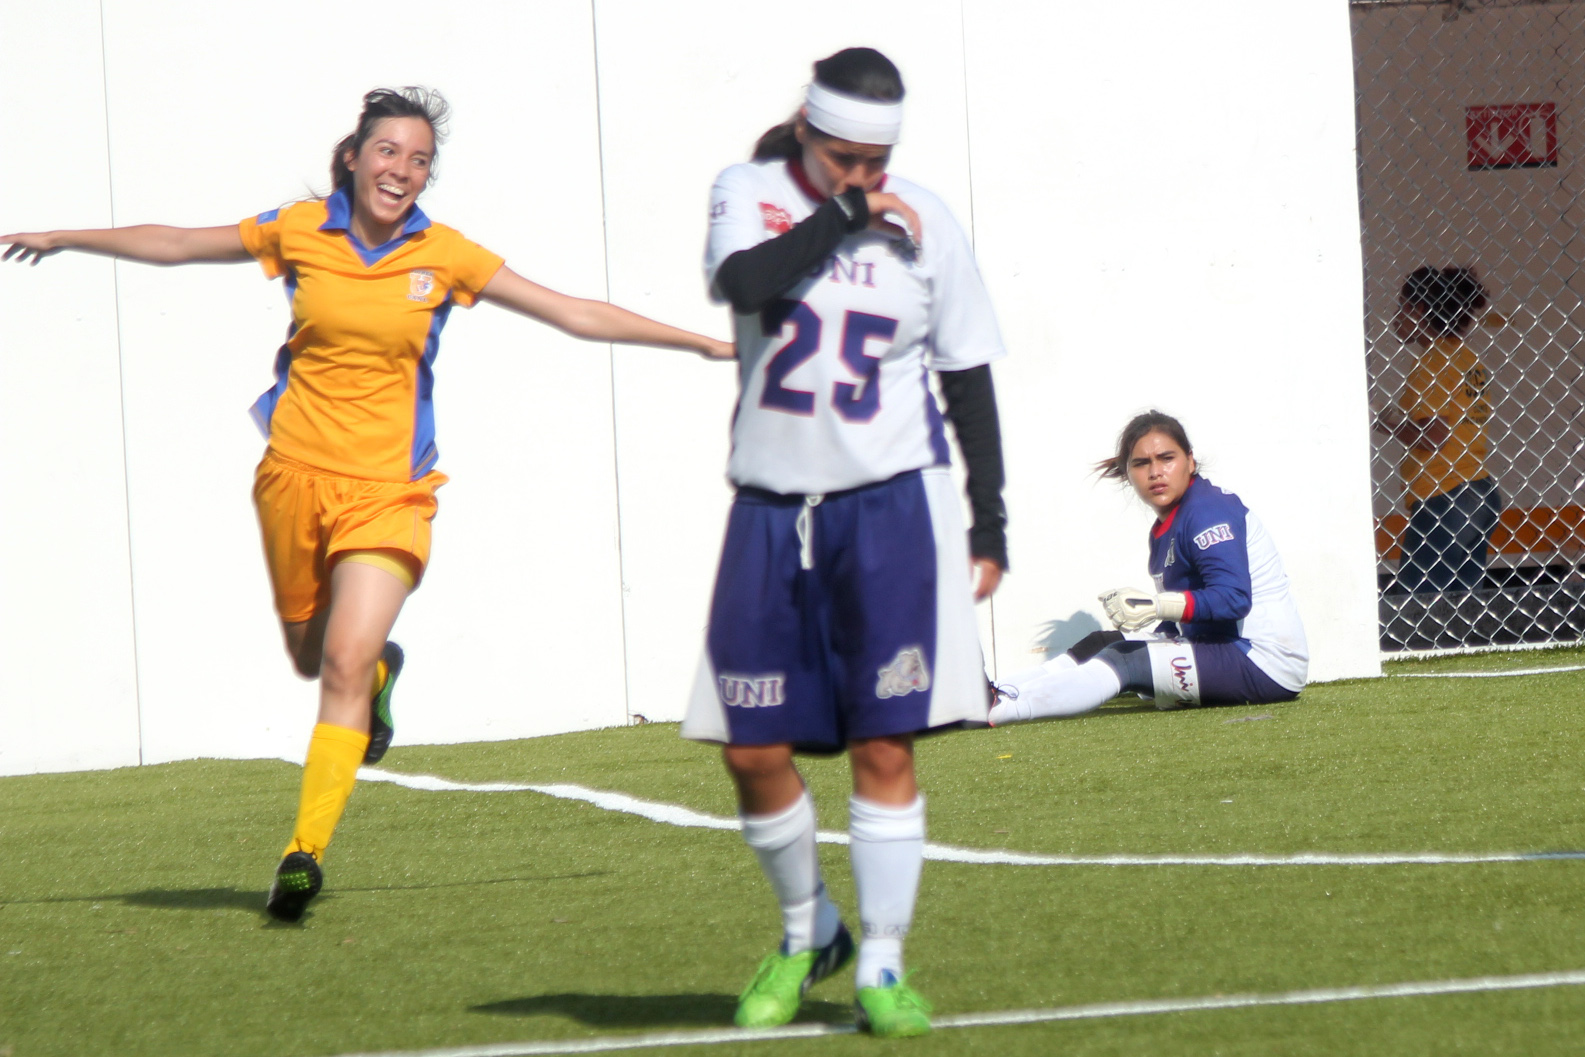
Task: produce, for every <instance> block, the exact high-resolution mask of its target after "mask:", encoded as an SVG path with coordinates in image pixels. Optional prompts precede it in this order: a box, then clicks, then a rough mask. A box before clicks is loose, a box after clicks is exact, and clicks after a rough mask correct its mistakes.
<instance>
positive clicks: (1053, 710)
mask: <svg viewBox="0 0 1585 1057" xmlns="http://www.w3.org/2000/svg"><path fill="white" fill-rule="evenodd" d="M1096 469H1097V470H1098V471H1099V472H1100V474H1101V476H1103V477H1109V478H1112V479H1114V480H1127V481H1128V482H1129V483H1130V484H1132V485H1133V486H1134V491H1135V492H1137V493H1138V495H1139V498H1140V499H1142V500H1144V501H1145V503H1146V504H1147V505H1149V506H1150V507H1151V509H1152V510H1154V511H1155V513H1156V523H1155V525H1153V526H1152V527H1151V530H1150V575H1151V577H1152V578H1153V579H1154V581H1155V587H1154V589H1152V590H1148V591H1144V590H1138V589H1135V588H1128V587H1123V588H1117V589H1115V590H1111V591H1107V592H1106V593H1105V594H1103V595H1101V602H1102V604H1103V605H1104V606H1105V607H1106V614H1107V616H1109V617H1110V618H1111V619H1112V623H1113V624H1115V625H1116V626H1117V628H1118V630H1117V631H1112V632H1103V631H1098V632H1096V633H1094V634H1093V635H1090V636H1088V637H1087V638H1085V639H1084V640H1083V641H1082V642H1080V643H1079V644H1078V645H1077V646H1075V647H1074V648H1073V649H1071V650H1069V651H1068V652H1067V653H1063V654H1060V655H1058V656H1057V657H1055V658H1053V659H1052V660H1049V661H1047V662H1046V663H1045V664H1043V665H1041V666H1040V667H1039V668H1035V669H1032V670H1030V671H1027V672H1021V673H1019V674H1018V675H1015V676H1013V677H1012V678H1011V679H1009V680H1007V681H1006V682H1004V683H1002V684H1001V685H1000V686H998V687H997V702H996V704H995V706H994V707H993V708H992V709H991V723H992V725H995V726H1000V725H1002V724H1004V723H1014V722H1017V721H1020V720H1026V719H1042V718H1045V717H1048V716H1071V715H1076V714H1078V713H1080V712H1088V711H1090V710H1091V709H1093V708H1096V707H1098V706H1099V705H1101V704H1102V703H1103V702H1105V701H1108V700H1110V699H1111V698H1113V697H1116V696H1117V695H1118V694H1120V693H1123V692H1124V691H1129V692H1133V693H1138V694H1144V695H1147V696H1149V697H1153V698H1155V700H1156V706H1157V707H1158V708H1180V707H1182V706H1185V705H1201V704H1205V705H1222V704H1235V703H1242V702H1251V703H1254V704H1265V703H1267V702H1273V701H1291V700H1293V699H1294V698H1295V697H1297V696H1299V691H1300V690H1302V689H1304V680H1305V675H1306V673H1307V670H1308V667H1309V656H1310V654H1309V647H1308V646H1307V645H1306V644H1305V639H1304V625H1303V624H1301V623H1300V621H1299V611H1298V608H1297V607H1296V606H1295V605H1294V603H1293V595H1292V594H1291V593H1290V592H1289V590H1288V576H1287V574H1286V573H1284V572H1283V569H1282V559H1281V558H1279V557H1278V556H1277V548H1276V547H1275V546H1274V545H1273V544H1272V542H1271V537H1270V536H1268V535H1267V534H1266V530H1265V527H1264V526H1263V525H1262V524H1261V523H1260V519H1259V518H1257V517H1256V516H1255V515H1254V514H1252V513H1250V511H1249V510H1248V508H1246V507H1245V506H1244V504H1243V502H1242V501H1241V500H1240V499H1239V498H1238V496H1236V495H1234V494H1233V493H1232V492H1227V491H1224V490H1222V489H1220V488H1217V487H1216V486H1215V485H1213V484H1212V483H1211V482H1210V481H1208V480H1206V479H1205V478H1204V477H1201V476H1200V468H1199V465H1198V464H1197V463H1196V462H1195V459H1194V448H1193V446H1192V445H1190V443H1189V438H1188V435H1187V434H1186V433H1185V432H1184V430H1183V425H1182V424H1181V423H1180V422H1179V421H1178V420H1177V419H1175V418H1173V417H1172V416H1171V415H1164V414H1162V413H1161V412H1160V411H1149V412H1146V413H1145V414H1142V415H1137V416H1135V418H1134V419H1133V421H1131V422H1129V423H1128V425H1127V426H1126V427H1125V428H1124V429H1123V432H1122V435H1121V436H1120V437H1119V438H1118V441H1117V452H1116V454H1114V455H1112V456H1111V457H1110V458H1108V459H1105V460H1103V461H1102V462H1100V463H1099V464H1098V465H1097V466H1096ZM1151 624H1155V625H1156V629H1155V632H1154V633H1153V634H1129V635H1127V636H1125V635H1124V634H1123V633H1124V632H1129V633H1136V632H1139V631H1140V630H1141V629H1143V628H1145V627H1147V626H1148V625H1151Z"/></svg>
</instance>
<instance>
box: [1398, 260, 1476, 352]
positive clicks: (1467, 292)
mask: <svg viewBox="0 0 1585 1057" xmlns="http://www.w3.org/2000/svg"><path fill="white" fill-rule="evenodd" d="M1398 296H1399V297H1401V298H1402V299H1403V301H1404V303H1405V304H1409V305H1413V306H1414V307H1415V308H1417V309H1419V310H1420V315H1421V317H1422V318H1423V319H1424V320H1425V327H1426V329H1427V330H1430V331H1432V332H1434V333H1435V334H1436V335H1437V336H1438V337H1441V336H1445V335H1448V334H1463V333H1464V332H1465V331H1466V330H1468V329H1469V328H1470V325H1471V324H1472V323H1474V322H1475V313H1476V312H1478V311H1480V310H1481V309H1483V308H1485V307H1486V288H1485V287H1484V286H1482V285H1481V282H1480V276H1479V275H1478V274H1477V273H1476V271H1475V269H1474V268H1457V267H1454V268H1433V267H1431V266H1430V265H1426V266H1425V267H1424V268H1416V269H1415V270H1414V271H1412V272H1410V273H1409V278H1407V279H1405V280H1404V281H1403V288H1402V289H1401V290H1399V291H1398Z"/></svg>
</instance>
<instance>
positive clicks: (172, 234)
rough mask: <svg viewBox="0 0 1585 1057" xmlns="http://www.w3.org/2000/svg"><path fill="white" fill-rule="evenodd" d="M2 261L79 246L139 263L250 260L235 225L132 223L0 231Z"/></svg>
mask: <svg viewBox="0 0 1585 1057" xmlns="http://www.w3.org/2000/svg"><path fill="white" fill-rule="evenodd" d="M0 245H4V246H5V247H6V251H5V256H4V257H3V258H0V259H3V260H8V261H9V260H15V261H17V262H18V263H31V264H37V263H38V262H39V261H41V260H43V259H44V258H45V257H48V256H49V255H50V254H52V253H58V252H60V251H61V250H81V251H82V252H84V253H97V254H99V255H101V256H104V257H119V258H121V259H123V260H129V261H142V262H143V263H145V264H195V263H198V262H211V263H222V262H227V261H246V260H251V259H252V257H251V256H250V255H249V253H248V251H247V249H246V248H245V247H244V246H243V245H242V235H241V234H240V233H239V232H238V231H237V227H236V225H235V224H228V225H226V226H224V227H218V228H173V227H167V226H165V225H164V224H138V225H135V226H133V227H127V228H98V229H90V230H86V231H37V232H31V233H24V234H17V235H0Z"/></svg>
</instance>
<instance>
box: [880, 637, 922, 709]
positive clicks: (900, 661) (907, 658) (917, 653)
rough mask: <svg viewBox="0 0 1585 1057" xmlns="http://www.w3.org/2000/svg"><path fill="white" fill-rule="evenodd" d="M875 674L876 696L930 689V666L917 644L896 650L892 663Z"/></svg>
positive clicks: (895, 695) (900, 694)
mask: <svg viewBox="0 0 1585 1057" xmlns="http://www.w3.org/2000/svg"><path fill="white" fill-rule="evenodd" d="M875 674H876V675H877V676H878V677H879V678H877V679H876V680H875V696H876V697H902V696H903V695H904V694H912V693H914V692H916V691H920V692H922V691H925V690H928V689H930V668H929V667H928V666H927V665H926V664H925V651H924V650H923V649H922V648H921V647H919V646H909V647H907V648H905V649H901V650H898V651H897V656H895V657H893V658H892V663H890V664H888V665H887V666H886V667H884V668H882V669H880V670H879V671H877V672H876V673H875Z"/></svg>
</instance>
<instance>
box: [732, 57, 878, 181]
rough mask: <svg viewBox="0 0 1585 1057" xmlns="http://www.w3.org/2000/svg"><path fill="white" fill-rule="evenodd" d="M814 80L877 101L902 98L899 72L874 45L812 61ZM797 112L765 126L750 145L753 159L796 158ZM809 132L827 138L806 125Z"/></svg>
mask: <svg viewBox="0 0 1585 1057" xmlns="http://www.w3.org/2000/svg"><path fill="white" fill-rule="evenodd" d="M814 79H815V82H816V83H818V84H820V85H822V86H824V87H826V88H829V89H831V90H832V91H833V92H841V93H842V94H843V95H851V96H854V97H856V98H859V99H873V100H874V101H875V102H877V103H895V102H897V101H899V100H900V99H902V97H903V92H904V89H903V75H902V73H901V72H900V71H899V70H898V69H897V67H896V66H895V65H894V64H893V63H892V60H890V59H888V58H887V57H886V56H884V55H882V54H881V53H880V52H878V51H876V50H875V49H874V48H843V49H842V50H841V51H839V52H837V53H836V54H835V55H830V56H827V57H826V58H824V59H821V60H820V61H819V62H816V63H815V66H814ZM797 128H798V115H797V114H796V113H795V114H793V116H792V117H790V118H788V119H787V120H786V121H783V122H782V123H781V124H779V125H776V126H774V127H772V128H769V129H767V130H766V131H765V134H764V135H762V136H761V137H760V138H759V141H758V142H756V143H755V144H754V154H753V160H754V161H770V160H771V159H774V158H796V157H798V154H799V146H798V134H797ZM809 132H810V134H811V135H814V136H819V137H822V138H827V139H829V138H830V137H828V136H826V134H825V133H824V132H821V131H820V130H819V129H817V128H810V130H809Z"/></svg>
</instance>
